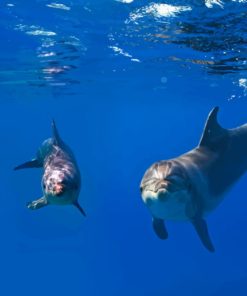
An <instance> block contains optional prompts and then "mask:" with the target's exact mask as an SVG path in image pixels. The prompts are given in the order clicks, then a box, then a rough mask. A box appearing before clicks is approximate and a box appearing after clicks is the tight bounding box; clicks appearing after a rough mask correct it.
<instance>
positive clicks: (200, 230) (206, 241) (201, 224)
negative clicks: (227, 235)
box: [192, 218, 215, 253]
mask: <svg viewBox="0 0 247 296" xmlns="http://www.w3.org/2000/svg"><path fill="white" fill-rule="evenodd" d="M192 224H193V225H194V227H195V230H196V232H197V234H198V236H199V238H200V239H201V242H202V244H203V245H204V247H205V248H206V249H207V250H208V251H209V252H211V253H213V252H215V248H214V246H213V243H212V241H211V238H210V236H209V233H208V227H207V223H206V221H205V220H204V219H202V218H196V219H194V220H192Z"/></svg>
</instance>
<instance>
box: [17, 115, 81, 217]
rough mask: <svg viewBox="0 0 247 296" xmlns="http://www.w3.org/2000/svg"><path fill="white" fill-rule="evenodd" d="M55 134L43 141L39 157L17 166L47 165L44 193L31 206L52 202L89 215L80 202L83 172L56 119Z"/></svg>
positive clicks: (19, 167)
mask: <svg viewBox="0 0 247 296" xmlns="http://www.w3.org/2000/svg"><path fill="white" fill-rule="evenodd" d="M52 132H53V135H52V138H49V139H47V140H45V141H44V142H43V144H42V145H41V147H40V148H39V150H38V152H37V154H36V157H35V158H34V159H32V160H31V161H28V162H25V163H23V164H21V165H19V166H17V167H15V170H19V169H24V168H40V167H43V168H44V173H43V177H42V189H43V194H44V195H43V197H41V198H39V199H37V200H35V201H32V202H29V203H28V204H27V207H28V208H29V209H33V210H35V209H39V208H41V207H44V206H46V205H49V204H54V205H68V204H72V205H74V206H76V207H77V208H78V209H79V210H80V212H81V213H82V214H83V215H84V216H86V214H85V212H84V210H83V209H82V207H81V206H80V205H79V203H78V196H79V193H80V187H81V176H80V171H79V168H78V166H77V163H76V160H75V157H74V154H73V152H72V151H71V149H70V148H69V147H68V146H67V145H66V144H65V143H64V142H63V140H62V139H61V138H60V136H59V133H58V130H57V128H56V125H55V122H54V121H53V122H52Z"/></svg>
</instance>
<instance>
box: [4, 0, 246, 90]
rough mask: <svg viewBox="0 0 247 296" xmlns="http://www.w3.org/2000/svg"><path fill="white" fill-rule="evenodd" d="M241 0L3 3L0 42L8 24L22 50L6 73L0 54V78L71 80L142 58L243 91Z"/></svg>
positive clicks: (129, 66) (37, 82) (126, 67)
mask: <svg viewBox="0 0 247 296" xmlns="http://www.w3.org/2000/svg"><path fill="white" fill-rule="evenodd" d="M103 4H104V5H103ZM25 5H26V6H25ZM244 5H246V1H243V0H239V1H236V0H235V1H224V2H223V1H220V0H207V1H205V2H204V1H199V0H198V1H182V0H181V1H175V2H174V1H166V3H164V2H162V3H158V2H152V3H150V2H149V1H104V3H103V2H102V6H101V4H100V3H91V2H89V1H88V2H86V3H85V2H84V1H79V2H74V3H73V2H69V4H67V3H66V2H64V3H58V2H49V3H47V2H46V1H37V2H34V3H32V5H31V6H30V8H29V6H28V3H26V4H22V5H20V4H14V3H13V4H12V3H7V4H6V5H5V7H4V18H2V21H1V23H2V25H3V27H5V28H6V29H7V30H8V32H9V35H8V40H6V41H5V46H6V47H8V42H9V43H10V44H13V40H14V38H15V36H16V35H13V40H12V42H10V41H11V37H12V36H11V35H12V34H13V32H14V31H15V32H16V33H15V34H24V35H26V39H25V42H24V43H23V44H21V45H18V47H17V49H16V50H17V51H16V52H14V51H13V53H12V55H15V56H20V55H22V56H21V57H19V58H18V59H19V60H18V61H17V63H16V69H15V70H14V69H13V72H11V75H4V73H6V71H7V70H9V68H10V67H11V66H9V64H8V59H6V58H5V62H4V63H3V64H2V66H1V69H0V79H1V80H0V83H1V84H14V83H17V84H18V83H28V84H29V85H31V86H39V87H45V86H52V87H53V86H55V87H65V86H68V87H73V85H75V84H83V83H84V82H85V81H87V80H88V79H91V80H97V79H99V77H102V78H103V75H105V74H106V73H107V72H108V73H109V71H110V72H112V73H114V72H116V71H124V72H126V73H127V72H128V71H132V70H133V67H138V69H141V68H142V67H143V68H144V67H146V65H147V64H148V65H149V67H153V68H155V67H158V68H165V69H171V65H172V64H171V63H174V65H175V64H179V65H181V68H183V67H184V66H185V67H186V68H187V70H189V71H190V69H191V67H194V66H197V67H198V70H199V71H201V69H202V68H203V69H205V71H207V73H208V75H232V81H233V82H234V83H235V85H238V86H239V87H240V88H241V89H243V90H245V91H244V94H246V87H245V86H244V85H245V84H243V83H242V82H241V81H244V79H246V74H245V71H246V69H247V64H246V43H247V30H246V28H247V13H246V10H244V9H243V6H244ZM31 7H32V11H33V13H32V15H31V14H28V10H29V9H31ZM38 11H41V12H42V13H40V14H38V13H37V12H38ZM27 16H28V17H27ZM48 20H49V21H48ZM50 20H51V21H50ZM22 36H23V35H22ZM20 38H22V37H21V36H20ZM33 43H34V44H33ZM30 44H31V48H30ZM33 46H35V50H33ZM19 47H20V48H19ZM6 52H7V50H6ZM9 63H12V59H11V58H10V59H9ZM138 64H140V65H139V66H138ZM23 65H24V66H23ZM116 65H117V66H116ZM135 65H136V66H135ZM17 68H21V72H22V76H21V79H20V77H19V76H20V69H17ZM14 71H15V72H14ZM7 72H8V71H7ZM170 72H173V70H172V69H171V70H170ZM8 73H9V72H8ZM78 73H80V75H78ZM93 74H94V75H95V76H92V75H93ZM34 76H35V77H34ZM114 77H115V76H114ZM112 79H115V78H112ZM25 80H26V82H25ZM239 81H240V82H239ZM236 82H237V83H236ZM238 82H239V83H238Z"/></svg>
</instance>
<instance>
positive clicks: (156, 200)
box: [140, 107, 247, 252]
mask: <svg viewBox="0 0 247 296" xmlns="http://www.w3.org/2000/svg"><path fill="white" fill-rule="evenodd" d="M218 110H219V108H218V107H216V108H214V109H213V110H212V111H211V112H210V114H209V116H208V119H207V122H206V125H205V128H204V132H203V135H202V137H201V140H200V143H199V145H198V146H197V147H196V148H195V149H193V150H191V151H189V152H187V153H185V154H183V155H181V156H179V157H177V158H174V159H170V160H167V161H159V162H156V163H154V164H153V165H152V166H151V167H150V168H149V169H148V170H147V171H146V173H145V175H144V177H143V179H142V182H141V186H140V187H141V194H142V199H143V201H144V203H145V204H146V205H147V207H148V208H149V210H150V212H151V214H152V219H153V229H154V231H155V233H156V234H157V236H158V237H159V238H161V239H166V238H167V237H168V233H167V230H166V227H165V224H164V221H165V220H181V221H190V222H191V223H192V224H193V225H194V227H195V230H196V232H197V234H198V236H199V237H200V239H201V241H202V243H203V245H204V246H205V247H206V248H207V249H208V250H209V251H211V252H213V251H214V246H213V244H212V241H211V239H210V236H209V233H208V229H207V224H206V221H205V216H206V215H207V214H208V213H209V212H211V211H212V210H214V209H215V208H216V207H217V206H218V205H219V204H220V202H221V201H222V200H223V197H224V194H225V193H226V192H227V190H228V189H229V188H230V187H231V186H232V185H233V184H234V183H235V182H236V181H237V180H238V179H239V178H240V177H241V176H242V175H243V174H244V173H245V171H246V170H247V124H245V125H242V126H240V127H237V128H234V129H224V128H222V127H221V126H220V125H219V124H218V121H217V113H218Z"/></svg>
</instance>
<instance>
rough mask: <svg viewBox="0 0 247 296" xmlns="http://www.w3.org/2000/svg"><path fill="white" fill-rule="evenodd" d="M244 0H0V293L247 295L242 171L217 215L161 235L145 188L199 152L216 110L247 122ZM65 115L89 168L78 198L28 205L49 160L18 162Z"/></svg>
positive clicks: (224, 117)
mask: <svg viewBox="0 0 247 296" xmlns="http://www.w3.org/2000/svg"><path fill="white" fill-rule="evenodd" d="M246 28H247V3H246V1H244V0H242V1H240V0H239V1H224V2H223V1H222V2H221V1H219V0H214V1H213V0H211V1H210V0H206V1H205V2H204V1H200V0H195V1H189V0H188V1H183V0H181V1H169V0H167V1H157V2H151V1H144V0H140V1H138V0H134V1H131V0H121V1H120V0H119V1H114V0H94V1H89V0H88V1H82V0H78V1H68V0H63V1H62V3H60V1H59V2H50V1H43V0H40V1H38V0H36V1H34V0H32V1H31V0H30V1H29V0H26V1H11V0H10V1H1V4H0V34H1V35H0V36H1V46H0V51H1V56H0V89H1V96H0V98H1V100H0V104H1V106H0V134H1V147H0V152H1V153H0V179H1V187H0V197H1V206H0V225H1V244H0V262H1V265H0V283H1V284H0V295H4V296H8V295H11V296H12V295H25V296H29V295H30V296H31V295H37V296H39V295H61V296H62V295H73V296H77V295H88V296H89V295H92V296H98V295H107V296H111V295H120V296H121V295H143V296H146V295H155V296H163V295H167V296H177V295H190V296H194V295H200V296H209V295H210V296H218V295H224V296H228V295H238V296H241V295H247V267H246V266H247V255H246V250H247V233H246V228H247V214H246V213H247V197H246V181H247V176H244V177H243V178H242V179H241V180H239V182H238V183H237V184H236V185H235V186H234V187H233V188H232V189H231V191H230V192H229V193H228V194H227V195H226V198H225V200H224V201H223V203H222V204H221V205H220V206H219V207H218V208H217V209H216V210H215V211H214V212H213V213H212V214H211V215H209V217H208V218H207V221H208V227H209V231H210V233H211V236H212V240H213V242H214V245H215V248H216V252H215V253H214V254H211V253H209V252H208V251H207V250H206V249H205V248H204V247H203V246H202V244H201V242H200V240H199V238H198V237H197V235H196V233H195V231H194V229H193V228H192V226H191V225H190V224H189V223H174V222H167V228H168V232H169V239H168V240H167V241H161V240H159V239H158V238H157V237H156V236H155V234H154V233H153V230H152V226H151V216H150V214H149V212H148V210H147V209H146V207H145V205H144V204H143V202H142V200H141V197H140V192H139V184H140V181H141V178H142V176H143V174H144V172H145V170H146V169H147V168H148V167H149V166H150V165H151V164H152V163H153V162H155V161H157V160H161V159H167V158H170V157H176V156H178V155H179V154H182V153H184V152H186V151H188V150H190V149H192V148H194V147H195V146H196V145H197V144H198V142H199V139H200V136H201V133H202V131H203V126H204V123H205V120H206V118H207V115H208V113H209V111H210V110H211V108H213V107H214V106H219V107H220V112H219V122H220V123H221V124H222V125H223V126H224V127H226V128H231V127H235V126H238V125H241V124H243V123H246V122H247V75H246V70H247V67H246V65H247V64H246V53H247V31H246ZM52 119H55V121H56V124H57V127H58V129H59V131H60V134H61V137H62V138H63V140H64V141H65V142H66V143H67V144H68V145H69V146H70V147H71V148H72V150H73V151H74V153H75V155H76V158H77V161H78V164H79V167H80V170H81V173H82V190H81V194H80V198H79V201H80V203H81V205H82V206H83V208H84V209H85V211H86V213H87V217H86V218H84V217H83V216H82V215H80V213H79V211H77V210H76V209H75V208H74V207H72V206H71V207H70V206H67V207H55V206H50V207H46V208H43V209H40V210H37V211H30V210H28V209H27V208H26V207H25V205H26V203H27V202H28V201H30V200H34V199H36V198H39V197H41V195H42V191H41V187H40V180H41V174H42V170H41V169H33V170H23V171H17V172H15V171H13V168H14V167H15V166H16V165H18V164H20V163H23V162H24V161H27V160H29V159H31V158H32V157H33V156H34V155H35V153H36V151H37V149H38V147H39V145H40V144H41V142H42V141H43V140H45V139H46V138H48V137H50V136H51V121H52Z"/></svg>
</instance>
